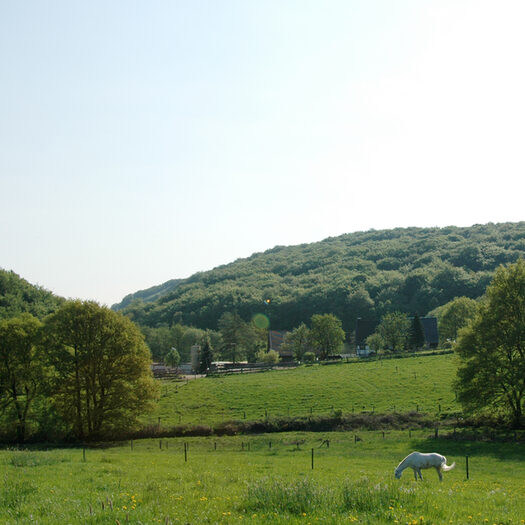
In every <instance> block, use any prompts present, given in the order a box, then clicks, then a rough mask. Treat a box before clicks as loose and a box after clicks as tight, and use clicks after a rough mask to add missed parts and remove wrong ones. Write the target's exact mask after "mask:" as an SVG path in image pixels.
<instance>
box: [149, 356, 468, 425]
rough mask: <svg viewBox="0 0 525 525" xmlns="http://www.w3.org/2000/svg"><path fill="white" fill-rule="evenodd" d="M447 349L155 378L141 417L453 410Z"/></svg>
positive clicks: (167, 419) (200, 419) (170, 420)
mask: <svg viewBox="0 0 525 525" xmlns="http://www.w3.org/2000/svg"><path fill="white" fill-rule="evenodd" d="M455 370H456V365H455V358H454V356H453V355H452V354H447V355H438V356H426V357H414V358H407V359H390V360H383V361H379V362H378V361H374V362H362V363H339V364H335V365H330V366H319V365H314V366H305V367H300V368H297V369H292V370H282V371H280V370H279V371H270V372H264V373H253V374H238V375H230V376H225V377H209V378H202V379H196V380H191V381H189V382H188V383H187V384H183V383H170V382H163V383H162V397H161V400H160V403H159V408H158V409H157V411H156V412H155V413H154V414H151V415H149V416H148V417H147V418H146V421H151V422H157V421H158V418H159V417H160V418H161V422H162V425H163V426H169V425H174V424H178V423H179V422H182V423H199V424H210V423H214V422H219V421H224V420H230V419H243V418H244V417H245V416H246V419H261V418H264V417H265V416H266V414H268V416H270V417H271V416H288V415H290V416H306V415H308V414H310V411H312V414H314V415H315V414H327V413H329V412H330V411H331V410H332V407H333V409H335V410H338V409H340V410H342V411H343V413H349V412H352V410H355V412H360V411H372V410H373V409H374V410H375V411H376V412H381V413H388V412H393V411H394V407H395V411H397V412H409V411H413V410H417V409H418V407H419V410H420V411H421V412H427V413H429V414H435V413H437V412H438V409H439V405H441V410H442V411H443V412H454V411H456V410H458V409H459V407H458V405H457V404H456V402H455V396H454V393H453V392H452V388H451V384H452V380H453V379H454V376H455Z"/></svg>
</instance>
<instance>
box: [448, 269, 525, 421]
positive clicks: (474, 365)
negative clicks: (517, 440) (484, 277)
mask: <svg viewBox="0 0 525 525" xmlns="http://www.w3.org/2000/svg"><path fill="white" fill-rule="evenodd" d="M455 349H456V351H457V353H458V355H459V358H460V366H459V369H458V374H457V380H456V383H455V385H456V391H457V393H458V398H459V400H460V402H461V403H462V404H463V405H464V407H465V409H466V410H472V411H476V410H480V409H494V410H503V411H505V412H507V413H509V414H510V416H511V418H512V421H513V423H514V425H516V426H521V425H523V409H524V400H525V261H524V260H523V259H520V260H519V261H518V262H517V263H516V264H513V265H510V266H508V267H503V266H502V267H500V268H499V269H498V270H497V271H496V274H495V276H494V279H493V281H492V283H491V285H490V286H489V287H488V288H487V292H486V296H485V299H484V300H483V302H482V303H481V305H480V307H479V311H478V313H477V315H476V317H475V318H474V320H473V321H472V322H471V323H470V324H469V325H467V326H466V327H465V328H464V329H463V330H462V331H461V332H460V335H459V338H458V342H457V345H456V346H455Z"/></svg>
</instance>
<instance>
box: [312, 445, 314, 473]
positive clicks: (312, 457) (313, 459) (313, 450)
mask: <svg viewBox="0 0 525 525" xmlns="http://www.w3.org/2000/svg"><path fill="white" fill-rule="evenodd" d="M313 469H314V449H312V470H313Z"/></svg>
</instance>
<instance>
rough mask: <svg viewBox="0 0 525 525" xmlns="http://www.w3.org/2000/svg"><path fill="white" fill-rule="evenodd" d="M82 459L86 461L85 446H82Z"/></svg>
mask: <svg viewBox="0 0 525 525" xmlns="http://www.w3.org/2000/svg"><path fill="white" fill-rule="evenodd" d="M82 461H84V462H85V461H86V447H82Z"/></svg>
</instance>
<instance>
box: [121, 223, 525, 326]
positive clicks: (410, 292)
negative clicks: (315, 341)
mask: <svg viewBox="0 0 525 525" xmlns="http://www.w3.org/2000/svg"><path fill="white" fill-rule="evenodd" d="M524 254H525V222H519V223H503V224H492V223H489V224H486V225H475V226H471V227H466V228H459V227H454V226H450V227H446V228H396V229H392V230H379V231H375V230H371V231H367V232H357V233H351V234H346V235H341V236H339V237H333V238H328V239H325V240H324V241H321V242H317V243H311V244H302V245H299V246H289V247H283V246H277V247H275V248H273V249H271V250H268V251H266V252H264V253H256V254H253V255H252V256H251V257H248V258H245V259H239V260H237V261H235V262H233V263H231V264H228V265H224V266H220V267H217V268H215V269H213V270H210V271H207V272H202V273H197V274H195V275H193V276H192V277H190V278H188V279H185V280H183V281H176V287H175V288H173V287H170V286H168V285H167V284H168V283H165V284H166V286H164V292H163V293H162V294H158V293H157V297H156V298H155V300H154V301H152V302H145V301H140V300H135V301H133V302H131V303H129V304H128V305H127V306H126V307H125V308H124V309H123V312H124V313H126V314H128V315H129V316H130V317H131V318H133V319H134V320H135V321H136V322H138V323H139V324H141V325H145V326H151V327H155V326H161V325H171V324H173V323H176V322H181V323H183V324H186V325H193V326H195V327H198V328H216V327H217V321H218V319H219V318H220V316H221V315H222V314H223V313H224V312H226V311H233V310H236V311H237V312H239V314H240V315H241V316H242V317H243V318H244V319H246V320H247V319H250V318H251V316H253V315H254V314H255V313H264V314H266V315H267V316H268V317H269V318H270V321H271V326H272V327H273V328H274V329H290V328H293V327H294V326H297V325H298V324H300V323H301V322H303V321H304V322H308V320H309V319H310V317H311V316H312V314H314V313H334V314H335V315H337V316H338V317H339V318H340V319H341V320H342V321H343V327H344V329H345V330H346V331H347V332H351V331H352V330H353V329H354V326H355V320H356V318H357V317H362V318H368V319H379V318H380V317H381V316H382V315H383V314H384V313H385V312H387V311H392V310H400V311H403V312H406V313H412V314H413V313H415V312H417V313H419V314H420V315H425V314H426V313H427V312H429V311H430V310H433V309H434V308H436V307H437V306H440V305H443V304H445V303H446V302H448V301H450V300H451V299H453V298H454V297H458V296H467V297H471V298H477V297H479V296H481V295H483V293H484V291H485V288H486V287H487V285H488V284H489V283H490V281H491V278H492V275H493V272H494V270H495V269H496V268H497V267H498V266H499V265H500V264H508V263H512V262H515V261H516V260H517V259H518V258H519V257H521V256H523V255H524ZM152 295H153V294H143V298H147V297H148V296H152ZM159 295H160V296H159ZM267 299H270V303H269V304H266V302H265V301H266V300H267Z"/></svg>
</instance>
